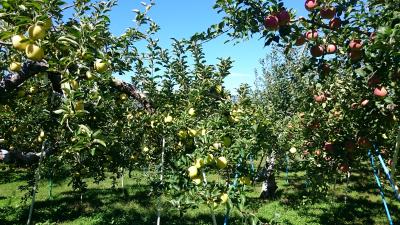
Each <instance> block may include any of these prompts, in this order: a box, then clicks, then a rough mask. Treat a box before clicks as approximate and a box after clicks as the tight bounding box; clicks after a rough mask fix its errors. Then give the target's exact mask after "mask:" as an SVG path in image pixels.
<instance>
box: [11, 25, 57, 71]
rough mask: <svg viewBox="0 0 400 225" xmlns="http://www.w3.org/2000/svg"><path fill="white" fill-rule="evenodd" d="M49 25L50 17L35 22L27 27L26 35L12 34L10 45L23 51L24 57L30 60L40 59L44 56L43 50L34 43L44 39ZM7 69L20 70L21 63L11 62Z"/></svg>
mask: <svg viewBox="0 0 400 225" xmlns="http://www.w3.org/2000/svg"><path fill="white" fill-rule="evenodd" d="M51 26H52V21H51V19H50V18H48V19H47V20H46V21H44V22H43V21H38V22H36V23H35V24H33V25H31V26H30V27H29V28H28V30H27V34H28V37H26V36H25V35H23V34H17V35H14V36H13V37H12V38H11V42H12V46H13V47H14V48H15V49H17V50H18V51H25V54H26V57H27V58H28V59H30V60H33V61H40V60H42V59H43V58H44V50H43V48H41V47H40V46H39V45H38V44H37V43H36V41H38V40H41V39H44V38H45V36H46V33H47V31H48V30H49V29H50V28H51ZM9 69H10V70H11V71H13V72H18V71H19V70H21V63H20V62H12V63H11V64H10V67H9Z"/></svg>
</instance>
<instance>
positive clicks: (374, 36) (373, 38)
mask: <svg viewBox="0 0 400 225" xmlns="http://www.w3.org/2000/svg"><path fill="white" fill-rule="evenodd" d="M375 39H376V32H372V33H371V34H370V35H369V40H370V41H372V42H374V41H375Z"/></svg>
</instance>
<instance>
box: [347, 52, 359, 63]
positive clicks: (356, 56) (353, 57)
mask: <svg viewBox="0 0 400 225" xmlns="http://www.w3.org/2000/svg"><path fill="white" fill-rule="evenodd" d="M361 56H362V55H361V51H350V53H349V57H350V59H351V61H353V62H356V61H358V60H360V59H361Z"/></svg>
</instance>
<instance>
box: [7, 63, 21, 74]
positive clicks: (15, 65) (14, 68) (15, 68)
mask: <svg viewBox="0 0 400 225" xmlns="http://www.w3.org/2000/svg"><path fill="white" fill-rule="evenodd" d="M21 68H22V66H21V63H20V62H12V63H11V64H10V68H9V69H10V71H12V72H18V71H20V70H21Z"/></svg>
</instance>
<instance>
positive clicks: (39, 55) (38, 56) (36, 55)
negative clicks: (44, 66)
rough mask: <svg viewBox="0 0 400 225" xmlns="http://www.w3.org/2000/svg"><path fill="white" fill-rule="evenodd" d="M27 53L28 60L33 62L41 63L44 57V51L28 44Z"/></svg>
mask: <svg viewBox="0 0 400 225" xmlns="http://www.w3.org/2000/svg"><path fill="white" fill-rule="evenodd" d="M25 53H26V56H27V57H28V59H30V60H33V61H40V60H42V59H43V57H44V51H43V49H42V48H41V47H39V46H37V45H35V44H28V45H27V46H26V49H25Z"/></svg>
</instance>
